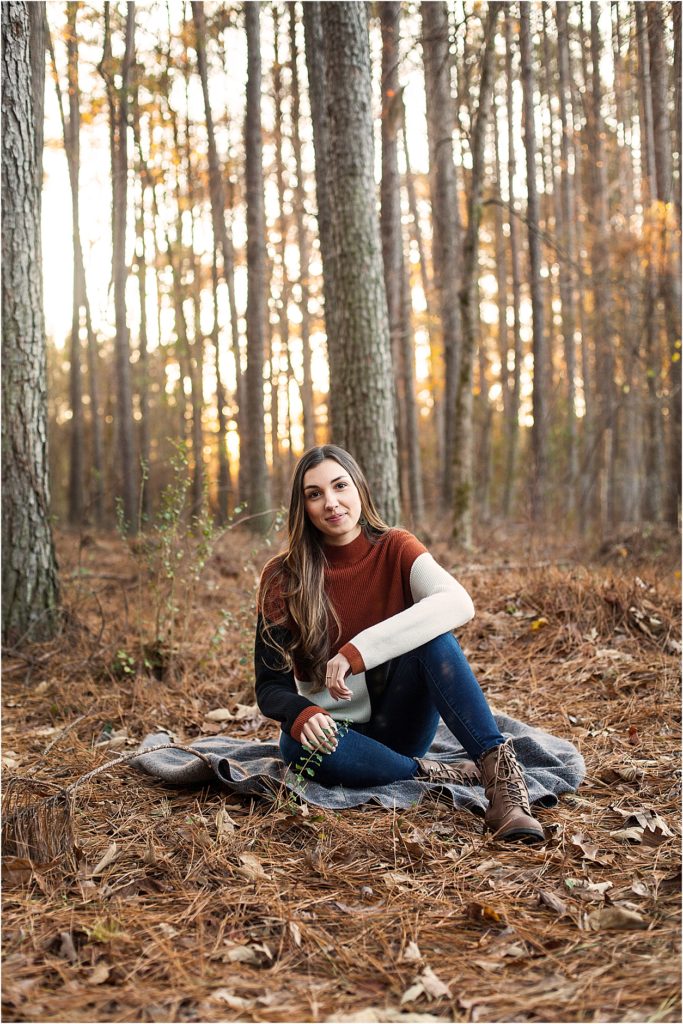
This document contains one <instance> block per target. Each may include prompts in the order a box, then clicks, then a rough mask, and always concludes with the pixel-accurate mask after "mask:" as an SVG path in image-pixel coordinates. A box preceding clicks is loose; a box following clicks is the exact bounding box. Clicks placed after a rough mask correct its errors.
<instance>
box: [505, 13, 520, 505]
mask: <svg viewBox="0 0 683 1024" xmlns="http://www.w3.org/2000/svg"><path fill="white" fill-rule="evenodd" d="M512 56H513V44H512V13H511V5H510V4H508V6H507V8H506V11H505V79H506V99H507V103H506V107H507V149H508V157H507V176H508V202H509V219H508V223H509V227H510V266H511V274H512V314H513V346H514V367H513V371H512V389H511V393H510V415H509V419H508V435H507V445H506V450H505V486H504V490H503V515H504V516H505V517H506V518H508V517H509V515H510V513H511V511H512V503H513V497H514V486H515V479H516V475H517V454H518V448H519V406H520V398H521V387H522V334H521V324H520V308H521V301H522V284H521V269H520V260H519V253H520V237H519V222H518V220H517V216H516V211H515V189H514V185H515V175H516V173H517V160H516V157H515V134H516V133H515V121H514V110H513V82H514V81H515V79H514V77H513V69H512Z"/></svg>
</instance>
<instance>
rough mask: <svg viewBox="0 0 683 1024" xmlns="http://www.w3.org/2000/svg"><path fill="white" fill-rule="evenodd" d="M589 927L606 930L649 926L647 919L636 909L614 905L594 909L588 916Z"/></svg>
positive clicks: (593, 929)
mask: <svg viewBox="0 0 683 1024" xmlns="http://www.w3.org/2000/svg"><path fill="white" fill-rule="evenodd" d="M586 920H587V924H588V927H589V928H590V929H591V930H592V931H606V930H612V931H615V930H627V929H631V928H647V921H646V920H645V919H644V918H643V917H641V916H640V914H637V913H636V912H635V910H626V909H625V908H624V907H619V906H613V907H603V908H602V909H601V910H594V911H593V913H592V914H589V915H588V917H587V919H586Z"/></svg>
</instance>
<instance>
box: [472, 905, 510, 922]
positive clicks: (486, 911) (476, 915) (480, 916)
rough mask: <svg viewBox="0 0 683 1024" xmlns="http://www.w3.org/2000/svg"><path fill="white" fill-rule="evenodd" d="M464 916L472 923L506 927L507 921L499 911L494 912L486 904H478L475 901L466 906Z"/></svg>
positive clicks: (494, 910)
mask: <svg viewBox="0 0 683 1024" xmlns="http://www.w3.org/2000/svg"><path fill="white" fill-rule="evenodd" d="M466 914H467V916H468V917H469V918H470V920H472V921H483V922H485V923H486V924H502V925H507V920H506V919H505V916H504V915H503V914H501V913H500V911H498V910H496V909H495V908H494V907H492V906H490V905H489V904H488V903H479V902H478V901H477V900H472V901H471V902H470V903H468V904H467V910H466Z"/></svg>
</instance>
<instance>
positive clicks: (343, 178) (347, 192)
mask: <svg viewBox="0 0 683 1024" xmlns="http://www.w3.org/2000/svg"><path fill="white" fill-rule="evenodd" d="M321 14H322V24H323V46H324V54H325V74H326V77H325V87H326V92H327V99H328V107H327V109H328V114H329V143H330V150H329V155H330V161H329V169H330V170H331V172H332V173H331V175H330V179H329V186H330V197H331V210H332V236H333V240H334V247H335V249H336V253H337V264H336V271H337V283H336V284H335V288H334V290H335V296H336V298H337V302H338V304H339V310H338V314H339V315H338V316H335V318H334V322H333V324H332V325H331V326H332V330H330V324H329V323H328V349H329V350H330V351H334V352H335V353H336V354H335V358H334V367H332V366H331V380H330V385H331V389H332V392H333V394H335V395H336V398H335V401H334V402H333V410H335V412H336V415H337V416H338V422H337V423H334V424H333V426H334V434H335V440H336V441H337V442H338V443H339V444H341V445H342V446H344V447H345V448H347V449H349V450H350V451H351V452H352V453H353V454H355V456H356V457H357V458H358V459H359V460H360V461H361V462H362V464H363V467H364V469H365V472H366V474H367V477H368V480H369V482H370V485H371V488H372V490H373V494H374V496H375V499H376V501H377V504H378V507H379V508H380V509H381V512H382V514H383V515H384V517H385V519H386V520H387V521H388V522H389V523H394V522H396V521H397V519H398V516H399V494H398V466H397V454H396V436H395V428H394V407H393V394H392V379H393V377H392V366H391V349H390V342H389V323H388V316H387V297H386V290H385V287H384V276H383V272H382V253H381V242H380V231H379V222H378V218H377V210H376V205H375V182H374V175H373V156H374V154H373V138H372V120H371V116H372V115H371V111H372V86H371V78H370V51H369V40H368V21H367V10H366V7H365V4H355V3H346V2H340V3H327V4H324V5H323V6H322V10H321Z"/></svg>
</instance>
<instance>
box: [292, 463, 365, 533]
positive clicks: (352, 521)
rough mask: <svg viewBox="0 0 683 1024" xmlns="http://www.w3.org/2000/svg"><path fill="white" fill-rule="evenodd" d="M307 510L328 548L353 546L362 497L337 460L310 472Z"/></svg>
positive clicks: (306, 483)
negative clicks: (330, 546) (330, 545)
mask: <svg viewBox="0 0 683 1024" xmlns="http://www.w3.org/2000/svg"><path fill="white" fill-rule="evenodd" d="M303 492H304V508H305V509H306V513H307V515H308V518H309V519H310V521H311V522H312V523H313V525H314V526H315V527H316V528H317V529H318V530H320V532H321V533H322V534H323V536H324V538H325V541H326V543H327V544H335V545H342V544H350V543H351V541H352V540H355V539H356V537H357V536H358V534H359V533H360V525H359V522H358V520H359V519H360V512H361V508H360V495H359V493H358V488H357V487H356V485H355V484H354V482H353V480H352V479H351V477H350V476H349V474H348V473H347V472H346V470H345V469H344V468H343V466H340V465H339V463H338V462H335V461H334V459H324V460H323V461H322V462H321V463H320V464H319V465H318V466H314V467H313V468H312V469H309V470H307V472H306V473H305V474H304V481H303Z"/></svg>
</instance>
